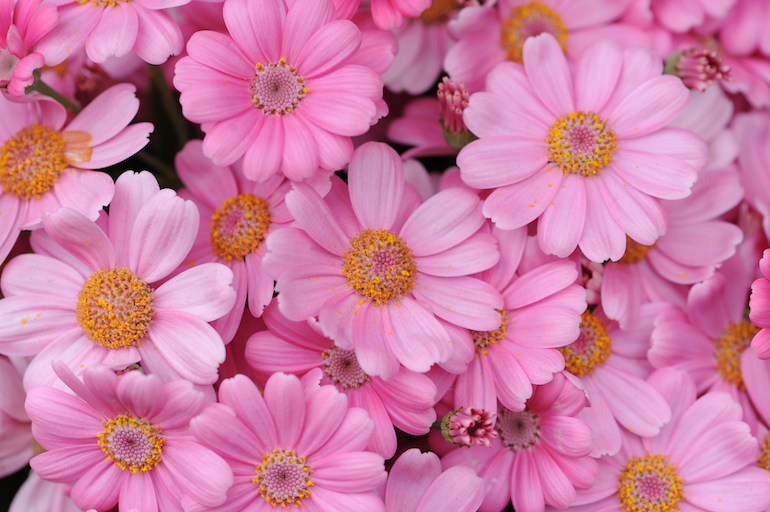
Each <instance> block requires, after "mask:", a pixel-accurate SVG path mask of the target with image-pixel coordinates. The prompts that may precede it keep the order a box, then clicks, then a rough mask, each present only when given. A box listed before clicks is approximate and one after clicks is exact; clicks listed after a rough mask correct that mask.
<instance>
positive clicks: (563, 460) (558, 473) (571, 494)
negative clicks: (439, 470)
mask: <svg viewBox="0 0 770 512" xmlns="http://www.w3.org/2000/svg"><path fill="white" fill-rule="evenodd" d="M586 405H588V400H587V399H586V396H585V392H584V391H583V390H582V389H580V388H579V387H577V386H576V385H575V384H574V383H573V382H572V380H571V379H570V378H569V377H567V376H565V374H563V373H558V374H556V375H555V376H554V379H553V380H552V381H551V382H550V383H548V384H545V385H543V386H537V387H536V388H535V392H534V393H533V395H532V397H531V398H530V399H529V400H528V401H527V405H526V408H525V409H524V410H523V411H519V412H515V411H511V410H509V409H506V408H504V407H501V408H500V411H499V413H498V415H497V424H496V426H495V428H496V429H497V432H498V434H499V436H498V438H497V439H493V440H492V447H491V448H487V447H485V446H471V447H470V448H457V449H455V450H453V451H452V452H450V453H449V454H447V455H446V456H445V457H444V458H443V459H442V466H443V467H444V468H448V467H456V466H460V465H462V466H470V467H472V468H473V469H475V470H476V473H477V474H478V475H479V476H480V477H482V478H483V479H484V481H485V483H486V488H487V493H486V496H485V498H484V502H483V503H482V505H481V506H480V507H479V511H480V512H500V511H501V510H503V509H504V508H505V506H506V505H507V504H508V502H509V501H512V502H513V507H514V508H515V509H516V511H517V512H538V511H542V510H543V507H544V505H545V504H546V503H547V504H550V505H553V506H555V507H557V508H560V509H566V508H567V507H569V505H570V504H571V503H572V502H573V501H574V500H575V496H576V494H575V490H576V489H587V488H589V487H590V486H591V484H593V482H594V479H595V478H596V474H597V472H598V466H597V464H596V461H595V460H594V459H592V458H591V457H589V456H588V455H589V453H590V452H591V428H590V427H589V426H588V425H587V424H586V423H584V422H583V421H581V420H579V419H577V418H575V415H576V414H577V413H578V412H579V411H580V410H581V409H583V408H584V407H585V406H586ZM583 410H585V409H583Z"/></svg>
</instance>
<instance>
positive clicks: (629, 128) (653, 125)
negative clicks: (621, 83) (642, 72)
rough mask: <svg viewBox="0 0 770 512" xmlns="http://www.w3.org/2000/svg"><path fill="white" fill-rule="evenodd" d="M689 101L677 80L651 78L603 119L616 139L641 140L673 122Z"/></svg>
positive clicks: (687, 95) (685, 89) (684, 88)
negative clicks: (639, 138) (637, 138)
mask: <svg viewBox="0 0 770 512" xmlns="http://www.w3.org/2000/svg"><path fill="white" fill-rule="evenodd" d="M689 99H690V94H689V93H688V92H687V88H686V87H685V86H684V85H683V84H682V81H681V80H680V79H679V78H678V77H674V76H660V77H656V78H652V79H650V80H648V81H646V82H644V83H643V84H641V85H640V86H639V87H637V88H636V89H634V90H633V91H632V92H630V93H629V95H628V96H627V97H626V99H624V100H623V101H622V102H620V104H619V105H618V106H617V107H615V108H614V109H613V110H612V111H611V112H610V113H609V114H608V115H607V117H606V120H607V123H608V124H609V126H610V127H611V128H612V130H613V131H614V132H615V135H616V136H617V137H618V139H633V138H636V137H642V136H644V135H647V134H649V133H652V132H654V131H656V130H658V129H660V128H662V127H664V126H665V125H667V124H668V123H669V122H671V121H673V120H674V119H675V118H676V116H678V115H679V113H680V112H681V111H682V110H683V109H684V107H685V106H686V105H687V101H688V100H689Z"/></svg>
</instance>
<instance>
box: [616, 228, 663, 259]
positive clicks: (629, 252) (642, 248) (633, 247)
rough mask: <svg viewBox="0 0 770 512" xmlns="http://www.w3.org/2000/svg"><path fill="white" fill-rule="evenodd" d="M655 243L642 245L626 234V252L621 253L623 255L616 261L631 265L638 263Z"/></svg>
mask: <svg viewBox="0 0 770 512" xmlns="http://www.w3.org/2000/svg"><path fill="white" fill-rule="evenodd" d="M653 247H655V245H654V244H653V245H642V244H640V243H639V242H637V241H635V240H634V239H633V238H630V237H629V236H628V235H626V252H624V253H623V257H621V258H620V259H619V260H618V263H625V264H627V265H633V264H636V263H639V262H640V261H642V260H643V259H644V258H646V257H647V253H648V252H649V250H650V249H652V248H653Z"/></svg>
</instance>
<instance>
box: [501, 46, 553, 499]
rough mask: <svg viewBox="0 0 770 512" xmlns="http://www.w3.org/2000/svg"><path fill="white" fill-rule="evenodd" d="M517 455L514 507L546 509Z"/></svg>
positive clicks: (523, 455) (528, 455)
mask: <svg viewBox="0 0 770 512" xmlns="http://www.w3.org/2000/svg"><path fill="white" fill-rule="evenodd" d="M531 39H532V38H530V40H531ZM516 455H517V456H516V457H514V459H513V465H512V468H511V473H510V481H511V502H512V503H513V506H514V508H515V509H518V510H544V505H545V498H544V496H543V482H542V480H541V477H540V475H539V473H538V467H537V465H536V464H535V460H534V454H533V452H532V451H531V450H522V451H521V452H519V453H517V454H516Z"/></svg>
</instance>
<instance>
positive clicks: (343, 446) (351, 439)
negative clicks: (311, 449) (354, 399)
mask: <svg viewBox="0 0 770 512" xmlns="http://www.w3.org/2000/svg"><path fill="white" fill-rule="evenodd" d="M373 432H374V422H372V421H370V419H369V415H368V414H367V413H366V411H365V410H363V409H360V408H358V407H352V408H348V410H347V412H346V413H345V417H344V418H343V420H342V424H341V425H340V427H339V428H338V429H337V431H336V432H335V433H334V434H333V435H332V437H331V438H330V439H329V441H328V442H327V443H326V444H325V445H324V446H322V447H321V448H319V449H318V451H316V452H315V454H313V458H314V459H317V460H322V459H325V458H326V457H330V456H331V457H333V456H335V455H336V454H338V453H345V452H351V451H360V450H363V449H364V448H365V447H366V445H368V444H369V441H370V440H371V438H372V434H373Z"/></svg>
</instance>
